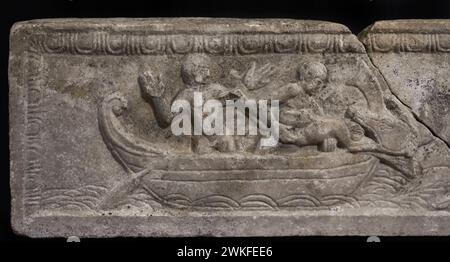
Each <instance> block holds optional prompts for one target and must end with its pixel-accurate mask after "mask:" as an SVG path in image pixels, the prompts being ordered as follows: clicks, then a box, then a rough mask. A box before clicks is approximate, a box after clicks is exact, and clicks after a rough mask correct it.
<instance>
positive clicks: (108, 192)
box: [9, 18, 450, 237]
mask: <svg viewBox="0 0 450 262" xmlns="http://www.w3.org/2000/svg"><path fill="white" fill-rule="evenodd" d="M427 23H429V24H427V25H428V26H424V27H421V26H420V25H418V24H417V23H416V22H414V21H409V22H408V21H403V22H402V21H397V22H380V23H377V24H375V25H374V26H372V27H369V28H368V29H367V30H366V31H364V32H362V33H361V34H360V36H359V37H360V40H361V42H360V40H358V38H357V37H356V36H355V35H353V34H352V33H351V32H350V31H349V30H348V29H347V28H346V27H344V26H342V25H339V24H334V23H329V22H321V21H296V20H238V19H214V20H212V19H187V18H186V19H147V20H122V19H111V20H97V19H85V20H76V19H74V20H42V21H41V20H39V21H30V22H23V23H20V24H17V25H16V26H15V27H14V28H13V29H12V34H11V39H12V40H11V42H12V49H11V55H10V72H9V73H10V102H11V103H10V119H11V121H10V122H11V129H10V133H11V177H12V179H11V180H12V182H11V188H12V195H13V200H12V205H13V211H12V216H13V218H12V221H13V226H14V228H15V230H16V231H17V232H18V233H22V234H27V235H30V236H38V237H43V236H44V237H48V236H61V235H62V236H64V235H78V236H116V235H123V236H178V235H216V236H238V235H247V236H248V235H324V234H325V235H351V234H358V235H395V234H409V235H417V234H426V235H430V234H432V235H440V234H449V232H450V217H449V214H450V213H449V211H450V147H449V141H450V140H449V139H450V135H449V134H450V129H449V123H448V122H449V120H450V118H449V117H450V113H449V108H450V96H449V94H450V93H449V92H450V91H449V90H450V89H449V87H448V86H449V85H448V84H449V83H448V80H447V78H446V74H445V73H446V72H447V71H448V69H449V68H450V67H449V59H448V55H447V54H448V52H449V51H450V49H449V47H450V46H449V42H448V40H449V39H450V38H448V37H447V36H448V35H447V34H448V27H449V25H450V23H449V22H448V21H429V22H427ZM117 24H120V25H121V26H120V27H119V26H117ZM391 27H392V28H393V29H392V28H391ZM435 28H437V29H435ZM396 30H397V31H396ZM405 32H407V33H405ZM366 50H367V53H366ZM411 90H413V91H411ZM198 94H201V101H202V102H200V104H198V105H196V100H195V99H196V95H198ZM211 100H214V101H217V103H218V107H217V108H216V110H218V109H220V113H219V114H218V115H216V116H220V119H221V117H222V114H223V116H224V119H225V118H226V117H225V115H226V113H225V112H227V111H226V110H227V109H228V108H229V107H228V106H229V104H228V103H229V102H233V103H238V101H256V102H255V103H257V105H258V108H257V111H255V112H254V113H252V111H251V110H250V109H249V111H245V110H244V111H243V113H242V112H241V113H239V111H236V112H235V111H232V115H231V118H230V119H231V120H233V121H236V122H226V124H225V120H224V125H223V129H222V131H223V132H225V133H224V134H217V133H215V134H210V133H208V132H207V131H205V129H203V130H202V131H200V133H198V134H195V131H193V132H194V133H192V134H191V133H190V134H189V135H177V134H174V132H173V125H174V121H177V120H176V119H178V118H177V114H178V113H179V112H178V111H174V110H173V106H174V104H175V102H177V101H182V102H183V101H185V104H186V103H187V105H189V106H192V109H191V108H189V110H190V111H189V113H188V115H187V118H186V119H188V120H189V121H190V120H191V119H192V120H193V122H194V123H193V124H192V126H190V127H189V128H188V129H185V131H186V130H188V131H189V132H191V131H192V129H195V125H196V123H195V122H196V121H203V123H205V121H207V120H208V119H211V113H212V112H209V113H205V111H203V112H202V113H201V114H200V115H199V116H198V115H195V112H196V111H195V110H197V109H198V107H203V108H205V107H206V104H207V103H208V101H211ZM259 101H269V105H268V107H261V106H262V105H261V104H260V103H259ZM275 106H276V111H272V109H274V108H275ZM222 108H223V111H222ZM191 110H192V112H191ZM200 110H201V109H200ZM274 112H276V114H274ZM227 116H228V115H227ZM240 117H241V119H243V120H244V123H248V127H246V129H244V131H243V133H242V134H239V132H238V134H236V133H232V134H226V132H228V131H230V130H232V131H233V132H234V129H235V128H236V126H235V125H234V124H232V123H236V124H237V125H239V122H238V121H239V120H238V118H240ZM266 118H267V119H269V121H270V125H267V128H269V129H271V130H272V128H275V127H276V130H277V131H276V133H275V135H276V138H277V139H276V143H275V144H273V145H271V146H264V145H265V144H264V141H266V140H265V139H267V135H266V134H263V133H262V132H259V133H258V132H257V133H254V134H253V133H252V132H251V130H250V129H251V128H250V124H251V123H254V124H255V126H256V127H257V128H258V129H263V126H264V125H263V124H264V123H265V122H264V121H263V120H266ZM186 119H185V120H186ZM217 119H219V118H217ZM215 121H216V122H214V128H217V125H218V124H217V123H218V122H217V121H218V120H215ZM263 122H264V123H263ZM183 124H185V123H184V122H183ZM273 130H275V129H273ZM230 132H231V131H230ZM405 221H406V222H405ZM405 223H406V225H405ZM281 224H283V225H284V226H283V227H286V228H283V229H282V228H280V225H281Z"/></svg>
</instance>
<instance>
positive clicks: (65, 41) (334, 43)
mask: <svg viewBox="0 0 450 262" xmlns="http://www.w3.org/2000/svg"><path fill="white" fill-rule="evenodd" d="M30 41H31V43H32V46H31V48H32V49H33V50H34V51H36V52H41V53H48V54H74V55H75V54H76V55H172V54H177V55H180V54H187V53H194V52H198V53H207V54H211V55H250V54H265V53H267V54H269V53H279V54H297V53H365V51H364V48H363V47H362V45H361V44H360V43H359V42H358V41H356V38H355V36H353V35H351V34H311V33H291V34H275V33H265V34H237V33H233V34H222V35H219V36H216V35H176V34H175V35H140V34H139V35H138V34H132V33H129V34H112V33H108V32H93V33H75V32H67V33H65V32H59V33H46V34H33V35H31V36H30Z"/></svg>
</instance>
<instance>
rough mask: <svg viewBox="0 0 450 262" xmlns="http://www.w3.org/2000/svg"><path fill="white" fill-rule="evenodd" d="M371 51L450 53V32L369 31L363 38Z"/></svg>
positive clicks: (368, 50)
mask: <svg viewBox="0 0 450 262" xmlns="http://www.w3.org/2000/svg"><path fill="white" fill-rule="evenodd" d="M361 42H363V44H364V45H365V46H366V48H367V52H369V53H387V52H396V53H401V52H416V53H449V52H450V34H442V33H436V34H430V33H421V34H419V33H370V32H369V33H368V34H367V35H365V36H364V37H362V38H361Z"/></svg>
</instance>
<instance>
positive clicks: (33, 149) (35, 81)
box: [23, 52, 44, 217]
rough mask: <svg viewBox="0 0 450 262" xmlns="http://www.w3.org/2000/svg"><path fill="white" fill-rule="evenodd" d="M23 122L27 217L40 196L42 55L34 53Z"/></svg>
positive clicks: (29, 57)
mask: <svg viewBox="0 0 450 262" xmlns="http://www.w3.org/2000/svg"><path fill="white" fill-rule="evenodd" d="M26 58H27V59H26V69H27V70H26V81H27V82H26V84H27V92H26V94H27V100H26V102H27V104H26V114H25V116H26V118H25V121H26V124H25V128H26V131H25V141H26V143H25V152H26V153H25V174H24V179H23V184H24V198H23V204H24V210H25V211H24V215H25V217H29V216H30V215H32V214H33V213H34V212H35V211H37V210H38V208H39V204H40V203H39V202H40V198H41V179H40V178H41V173H42V163H41V160H40V157H41V149H42V143H41V138H42V135H41V129H42V109H41V102H42V99H43V98H42V88H43V86H44V84H43V83H42V81H43V79H42V70H41V68H42V64H43V57H42V56H41V55H40V54H38V53H35V52H27V55H26Z"/></svg>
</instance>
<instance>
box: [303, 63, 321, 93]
mask: <svg viewBox="0 0 450 262" xmlns="http://www.w3.org/2000/svg"><path fill="white" fill-rule="evenodd" d="M297 77H298V80H299V81H300V82H301V84H302V86H303V88H304V89H305V92H306V93H308V94H313V93H314V92H316V91H318V90H320V89H321V88H322V87H324V86H325V85H326V82H327V78H328V70H327V68H326V66H325V65H324V64H322V63H320V62H316V61H305V62H302V63H300V65H299V67H298V69H297Z"/></svg>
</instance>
